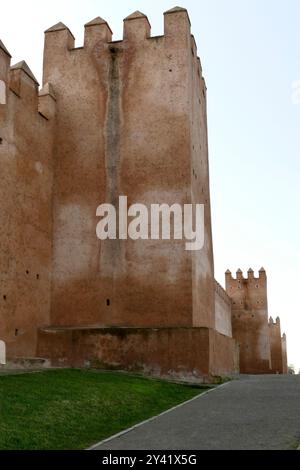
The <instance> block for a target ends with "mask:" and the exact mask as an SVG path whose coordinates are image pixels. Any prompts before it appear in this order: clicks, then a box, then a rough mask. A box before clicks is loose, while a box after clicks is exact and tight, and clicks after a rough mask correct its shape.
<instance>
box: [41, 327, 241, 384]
mask: <svg viewBox="0 0 300 470" xmlns="http://www.w3.org/2000/svg"><path fill="white" fill-rule="evenodd" d="M38 354H39V355H40V356H42V357H47V358H48V359H49V360H50V363H51V366H52V367H86V368H98V369H102V370H124V371H129V372H135V373H142V374H144V375H148V376H153V377H161V378H171V379H176V380H185V381H190V382H197V381H198V382H214V381H215V380H216V378H218V377H232V376H233V375H235V374H237V373H238V350H237V346H236V342H235V340H234V339H232V338H230V337H228V336H224V335H222V334H220V333H218V332H217V331H215V330H213V329H209V328H188V327H187V328H183V327H178V328H129V327H101V326H98V327H96V326H93V327H73V328H72V327H69V328H68V327H49V328H43V329H40V330H39V335H38Z"/></svg>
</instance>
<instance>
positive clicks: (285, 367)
mask: <svg viewBox="0 0 300 470" xmlns="http://www.w3.org/2000/svg"><path fill="white" fill-rule="evenodd" d="M281 348H282V370H283V374H287V373H288V361H287V349H286V334H285V333H283V335H282V338H281ZM299 373H300V372H299Z"/></svg>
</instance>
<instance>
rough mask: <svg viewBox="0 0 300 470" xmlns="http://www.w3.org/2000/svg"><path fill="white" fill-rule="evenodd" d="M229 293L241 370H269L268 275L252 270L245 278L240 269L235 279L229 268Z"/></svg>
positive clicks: (246, 371) (247, 372) (255, 372)
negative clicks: (257, 273) (238, 346)
mask: <svg viewBox="0 0 300 470" xmlns="http://www.w3.org/2000/svg"><path fill="white" fill-rule="evenodd" d="M225 276H226V292H227V294H228V295H229V297H230V298H231V299H232V330H233V337H234V338H235V339H236V340H237V341H238V342H239V343H240V371H241V373H244V374H259V373H268V372H270V369H271V354H270V341H269V327H268V300H267V276H266V272H265V270H264V269H263V268H262V269H261V270H260V271H259V277H258V278H256V277H255V276H254V271H253V270H252V269H249V271H248V277H247V278H244V276H243V273H242V271H241V270H240V269H239V270H238V271H237V274H236V279H235V278H233V277H232V275H231V272H230V271H226V275H225Z"/></svg>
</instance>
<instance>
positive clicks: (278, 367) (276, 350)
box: [269, 318, 283, 374]
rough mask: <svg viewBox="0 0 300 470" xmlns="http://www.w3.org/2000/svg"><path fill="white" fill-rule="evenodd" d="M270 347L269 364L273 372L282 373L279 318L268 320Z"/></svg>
mask: <svg viewBox="0 0 300 470" xmlns="http://www.w3.org/2000/svg"><path fill="white" fill-rule="evenodd" d="M269 334H270V347H271V365H272V373H273V374H283V355H282V339H281V328H280V319H279V318H277V319H276V323H274V322H273V319H272V318H270V321H269Z"/></svg>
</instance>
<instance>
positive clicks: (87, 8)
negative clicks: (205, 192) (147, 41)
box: [0, 0, 300, 367]
mask: <svg viewBox="0 0 300 470" xmlns="http://www.w3.org/2000/svg"><path fill="white" fill-rule="evenodd" d="M177 5H179V6H182V7H185V8H187V9H188V11H189V15H190V18H191V22H192V32H193V34H194V36H195V38H196V42H197V44H198V53H199V55H200V57H201V62H202V67H203V73H204V76H205V78H206V83H207V87H208V126H209V151H210V176H211V200H212V210H213V233H214V253H215V269H216V278H217V280H218V281H219V282H221V283H222V284H223V285H224V272H225V270H226V269H227V268H229V269H231V271H233V272H235V271H236V269H237V268H241V269H242V270H243V271H244V272H246V271H247V270H248V268H249V267H252V268H253V269H254V270H255V271H258V270H259V269H260V268H261V267H262V266H264V268H265V269H266V270H267V274H268V287H269V291H268V292H269V314H270V315H272V316H273V318H276V316H277V315H279V316H280V317H281V323H282V330H283V331H285V332H286V333H287V340H288V358H289V363H293V364H295V365H296V366H297V367H300V337H299V333H300V300H299V296H298V281H299V279H300V255H299V250H298V245H297V243H298V241H299V231H300V222H299V220H298V218H297V217H298V216H299V213H300V183H299V181H298V180H299V175H300V159H299V156H300V140H299V127H300V104H293V101H292V84H293V82H295V81H297V80H300V54H299V46H300V28H299V19H300V2H299V0H263V1H262V0H181V1H180V3H178V4H177ZM174 6H176V3H174V1H167V0H159V1H158V0H157V1H155V0H151V1H149V0H148V1H144V0H139V1H138V0H131V1H126V0H114V1H111V2H108V1H102V0H85V1H84V2H83V1H78V0H59V1H58V0H52V1H51V3H50V4H49V3H43V2H40V1H37V0H36V1H35V0H27V1H26V2H24V1H21V0H20V1H16V0H11V1H10V2H2V4H1V10H0V38H1V39H2V41H3V42H4V44H5V45H6V47H7V48H8V50H9V51H10V53H11V54H12V56H13V59H12V63H16V62H18V61H20V60H23V59H24V60H26V62H27V63H28V65H29V66H30V68H31V69H32V71H33V73H34V74H35V76H36V77H37V78H38V80H39V81H41V70H42V50H43V32H44V30H45V29H47V28H48V27H50V26H52V25H53V24H55V23H57V22H58V21H62V22H64V23H65V24H66V25H67V26H68V27H69V28H70V29H71V31H72V32H73V34H74V35H75V37H76V46H80V45H82V41H83V25H84V23H86V22H87V21H89V20H91V19H93V18H94V17H96V16H101V17H102V18H104V19H106V20H107V21H108V23H109V25H110V27H111V28H112V30H113V32H114V40H117V39H121V38H122V25H123V24H122V20H123V18H125V17H126V16H128V15H129V14H130V13H132V12H133V11H135V10H140V11H142V12H143V13H145V14H146V15H147V16H148V18H149V20H150V23H151V24H152V34H153V35H158V34H162V32H163V12H164V11H165V10H168V9H170V8H172V7H174ZM297 214H298V215H297Z"/></svg>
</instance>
